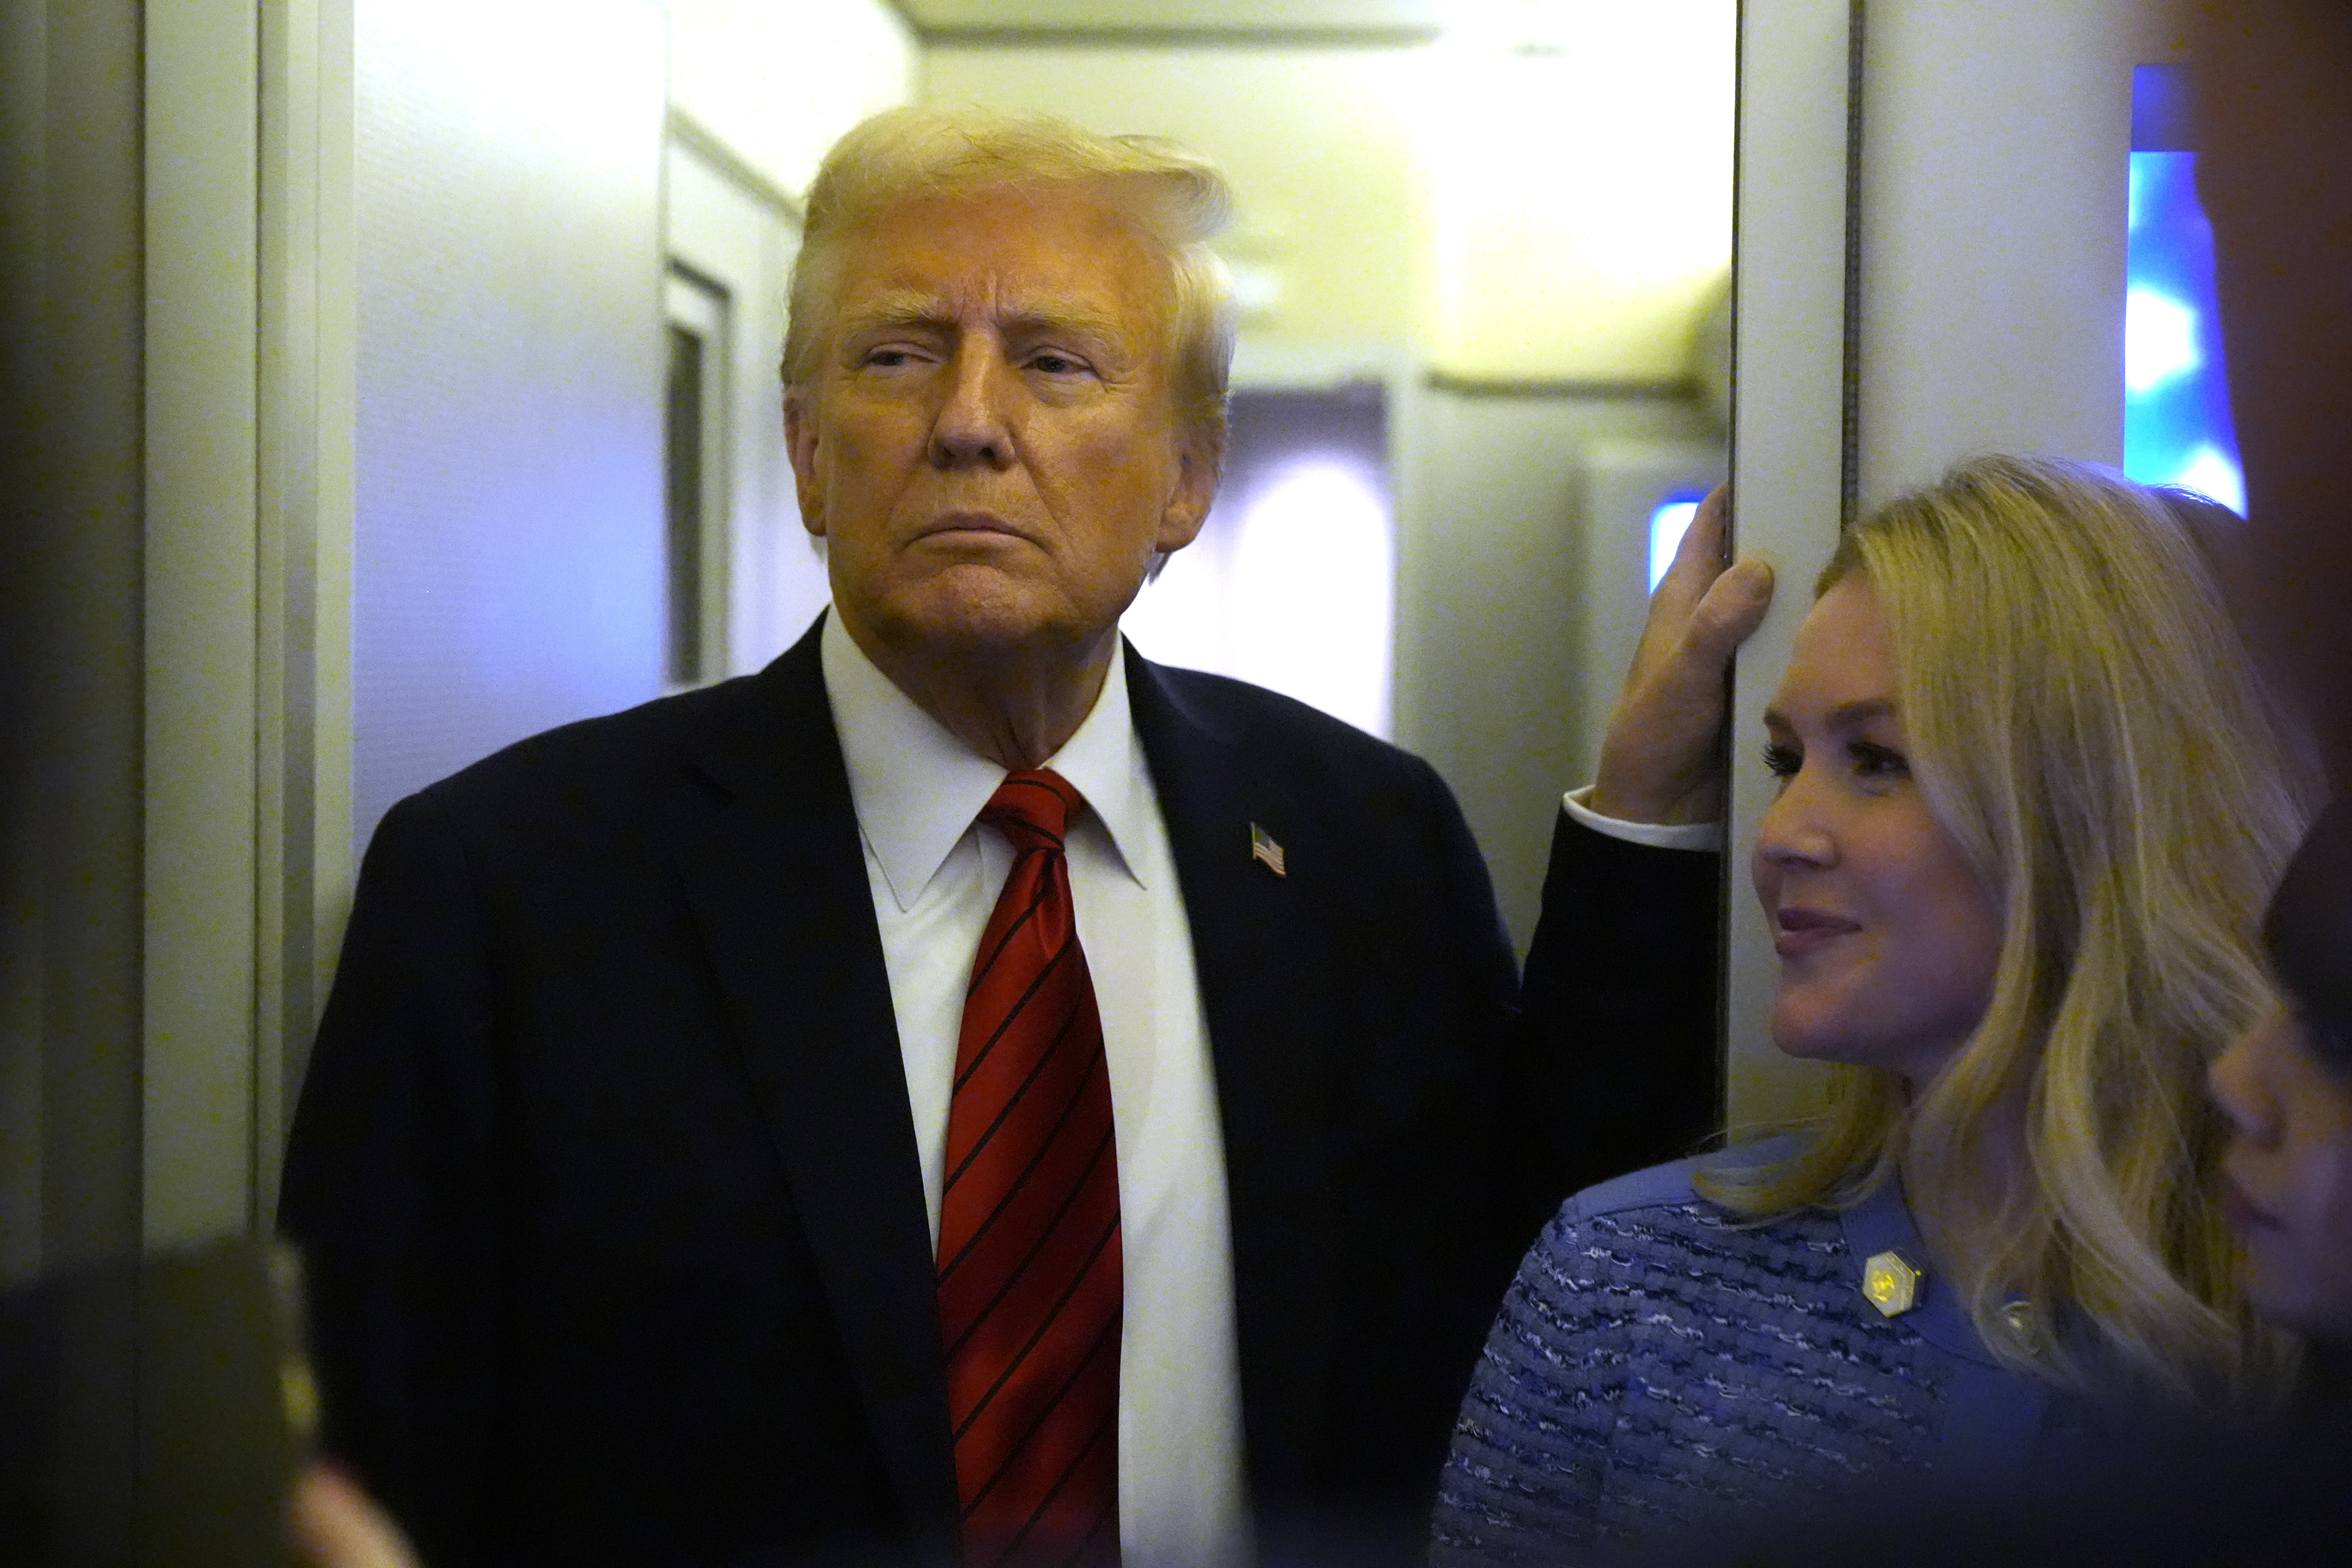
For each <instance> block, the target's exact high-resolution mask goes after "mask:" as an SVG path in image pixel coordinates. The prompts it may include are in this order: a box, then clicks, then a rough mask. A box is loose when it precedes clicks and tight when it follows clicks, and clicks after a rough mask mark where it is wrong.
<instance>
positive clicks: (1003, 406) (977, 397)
mask: <svg viewBox="0 0 2352 1568" xmlns="http://www.w3.org/2000/svg"><path fill="white" fill-rule="evenodd" d="M1014 379H1015V378H1014V373H1013V370H1012V369H1011V367H1009V366H1007V365H1005V364H1004V363H1003V361H1002V359H1001V358H1000V357H999V356H998V355H997V354H996V353H992V351H991V350H990V349H988V348H987V347H984V346H982V345H981V344H977V343H967V344H965V345H963V346H962V347H961V348H959V349H958V350H957V352H956V356H955V358H954V359H953V360H951V361H950V363H949V364H948V384H947V395H946V397H945V398H944V399H943V400H942V402H941V403H940V411H939V415H938V416H937V417H936V418H935V419H934V420H933V421H932V423H931V463H932V465H933V466H934V467H936V468H972V467H982V468H1008V467H1010V466H1011V464H1012V462H1013V430H1012V426H1011V424H1010V422H1009V420H1008V419H1007V400H1008V396H1009V395H1010V394H1011V393H1012V391H1013V385H1012V383H1013V380H1014Z"/></svg>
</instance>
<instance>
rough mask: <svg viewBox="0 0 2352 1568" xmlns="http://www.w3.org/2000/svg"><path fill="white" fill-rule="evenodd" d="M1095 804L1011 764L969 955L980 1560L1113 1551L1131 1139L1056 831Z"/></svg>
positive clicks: (956, 1368)
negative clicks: (1120, 1144) (1115, 1122)
mask: <svg viewBox="0 0 2352 1568" xmlns="http://www.w3.org/2000/svg"><path fill="white" fill-rule="evenodd" d="M1083 805H1085V802H1084V801H1083V799H1082V798H1081V797H1080V796H1079V795H1078V792H1077V791H1076V790H1075V789H1073V788H1072V787H1071V786H1070V784H1069V783H1068V782H1067V781H1066V780H1065V779H1063V778H1061V777H1060V776H1059V775H1058V774H1055V773H1050V772H1046V771H1043V770H1040V771H1037V772H1033V773H1013V774H1012V775H1011V776H1010V777H1008V778H1006V779H1005V781H1004V783H1003V785H1002V786H1000V787H999V788H998V790H997V792H996V794H995V795H993V796H992V798H991V799H990V801H989V803H988V805H987V806H986V807H985V808H984V809H982V812H981V814H980V820H981V821H982V823H983V824H985V825H987V826H991V827H993V828H995V829H996V830H997V831H998V832H1000V833H1002V834H1003V835H1004V837H1006V838H1007V839H1008V840H1010V841H1011V843H1012V845H1013V857H1014V858H1013V870H1012V873H1011V875H1009V876H1008V877H1006V878H1005V879H1004V891H1003V893H1002V894H1001V895H999V897H998V899H997V900H996V910H995V912H994V913H993V914H992V915H991V916H990V917H989V921H988V929H987V930H986V931H984V932H982V936H981V939H980V951H979V952H978V953H977V954H976V955H975V956H974V958H973V960H972V972H971V989H970V991H968V992H967V993H966V994H965V996H964V1010H963V1030H962V1034H961V1037H960V1038H959V1040H958V1042H957V1046H956V1076H955V1093H954V1097H953V1099H952V1100H950V1102H949V1106H948V1149H947V1172H946V1183H945V1186H944V1190H943V1192H942V1194H941V1197H940V1255H939V1270H940V1275H939V1303H940V1338H941V1340H942V1342H944V1344H945V1345H946V1348H947V1371H948V1410H949V1414H950V1418H951V1419H952V1421H953V1423H954V1429H955V1460H956V1482H957V1489H958V1491H959V1492H960V1493H961V1499H962V1504H963V1542H964V1562H965V1563H966V1564H967V1565H968V1568H1032V1565H1034V1568H1061V1565H1063V1564H1085V1565H1087V1568H1093V1565H1096V1564H1116V1563H1118V1340H1119V1313H1120V1285H1119V1274H1120V1264H1119V1229H1118V1149H1117V1146H1116V1143H1115V1141H1114V1139H1113V1136H1112V1131H1111V1113H1110V1081H1109V1078H1108V1071H1107V1069H1106V1068H1105V1065H1104V1061H1103V1046H1102V1016H1101V1014H1100V1013H1099V1012H1098V1011H1097V1009H1096V1006H1095V988H1094V981H1093V980H1092V978H1091V977H1090V976H1089V975H1088V974H1087V960H1086V954H1085V953H1084V952H1081V951H1079V948H1078V928H1077V921H1076V914H1075V911H1074V910H1073V908H1072V905H1071V902H1070V869H1069V862H1068V861H1067V859H1066V858H1065V857H1064V854H1063V849H1062V842H1063V838H1064V836H1065V834H1066V829H1067V827H1068V826H1069V824H1070V822H1071V820H1072V819H1073V818H1075V817H1076V815H1077V813H1078V811H1079V809H1080V808H1081V807H1082V806H1083Z"/></svg>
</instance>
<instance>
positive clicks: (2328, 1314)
mask: <svg viewBox="0 0 2352 1568" xmlns="http://www.w3.org/2000/svg"><path fill="white" fill-rule="evenodd" d="M2210 1081H2211V1085H2212V1091H2213V1099H2214V1100H2216V1101H2217V1102H2218V1103H2219V1104H2220V1105H2221V1110H2222V1112H2223V1113H2224V1114H2225V1115H2227V1116H2228V1117H2229V1119H2230V1129H2231V1140H2230V1148H2229V1152H2228V1153H2226V1154H2225V1155H2224V1156H2223V1157H2222V1161H2221V1209H2222V1213H2223V1214H2225V1215H2227V1216H2228V1217H2229V1221H2230V1225H2231V1228H2232V1229H2234V1230H2236V1231H2237V1233H2238V1235H2239V1237H2240V1238H2241V1239H2242V1240H2243V1241H2244V1243H2245V1247H2246V1260H2247V1262H2246V1275H2247V1279H2246V1286H2247V1291H2248V1293H2249V1294H2250V1295H2251V1296H2252V1299H2253V1303H2254V1308H2255V1310H2257V1311H2259V1312H2261V1313H2262V1314H2263V1316H2264V1317H2266V1318H2269V1319H2271V1320H2272V1321H2274V1322H2279V1323H2284V1324H2285V1325H2286V1326H2287V1327H2289V1328H2294V1329H2300V1330H2302V1331H2305V1332H2306V1333H2311V1334H2315V1335H2318V1336H2320V1337H2321V1338H2325V1339H2335V1340H2345V1339H2352V1079H2347V1076H2346V1075H2345V1074H2344V1073H2343V1072H2342V1071H2341V1070H2340V1069H2336V1068H2331V1067H2329V1066H2328V1065H2327V1064H2326V1062H2323V1061H2321V1060H2320V1059H2319V1058H2318V1057H2317V1056H2316V1055H2315V1054H2314V1052H2313V1050H2312V1048H2311V1040H2310V1037H2309V1036H2308V1035H2307V1034H2305V1031H2304V1028H2303V1026H2302V1025H2300V1024H2298V1023H2296V1022H2295V1020H2294V1017H2293V1016H2291V1015H2289V1014H2286V1013H2284V1012H2282V1013H2275V1014H2273V1015H2272V1016H2270V1017H2268V1018H2266V1019H2264V1020H2263V1022H2262V1023H2260V1024H2257V1025H2256V1026H2254V1027H2252V1029H2249V1030H2248V1031H2246V1033H2244V1034H2243V1035H2241V1036H2240V1037H2238V1039H2237V1042H2236V1043H2235V1044H2234V1045H2232V1046H2231V1047H2230V1048H2229V1049H2228V1050H2227V1051H2224V1052H2223V1053H2222V1054H2221V1059H2220V1060H2218V1061H2216V1062H2215V1063H2214V1064H2213V1068H2212V1073H2211V1080H2210Z"/></svg>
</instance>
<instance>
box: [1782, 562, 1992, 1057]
mask: <svg viewBox="0 0 2352 1568" xmlns="http://www.w3.org/2000/svg"><path fill="white" fill-rule="evenodd" d="M1764 727H1765V730H1766V731H1767V733H1768V735H1769V748H1768V752H1767V754H1768V756H1769V760H1770V762H1771V764H1772V771H1773V772H1774V773H1776V774H1778V775H1779V777H1780V795H1779V796H1778V797H1777V798H1776V799H1775V800H1774V801H1773V803H1772V806H1771V809H1770V810H1769V811H1767V812H1766V813H1765V814H1764V821H1763V824H1762V826H1761V827H1760V828H1759V831H1758V834H1757V838H1756V853H1755V858H1754V862H1753V870H1754V874H1755V879H1756V897H1757V898H1758V900H1760V901H1761V902H1762V904H1763V906H1764V916H1765V918H1766V919H1767V920H1769V921H1771V922H1772V926H1773V937H1774V945H1775V947H1776V949H1777V951H1778V952H1779V953H1780V993H1779V995H1778V996H1777V997H1776V999H1775V1000H1774V1002H1773V1005H1772V1037H1773V1039H1774V1040H1775V1041H1776V1042H1778V1043H1779V1045H1780V1048H1781V1049H1782V1050H1784V1051H1787V1052H1789V1053H1790V1055H1791V1056H1800V1057H1815V1058H1822V1059H1823V1060H1828V1061H1841V1062H1855V1063H1860V1064H1864V1065H1866V1066H1871V1067H1882V1068H1891V1069H1893V1070H1894V1071H1895V1072H1898V1073H1901V1074H1902V1075H1903V1076H1904V1077H1906V1078H1907V1079H1910V1080H1911V1081H1912V1083H1913V1084H1915V1085H1919V1084H1924V1083H1926V1082H1927V1080H1928V1079H1932V1078H1933V1077H1934V1076H1935V1075H1936V1074H1937V1072H1938V1071H1940V1070H1942V1068H1943V1066H1944V1064H1945V1063H1946V1062H1948V1061H1949V1060H1950V1059H1951V1057H1952V1054H1953V1053H1954V1052H1955V1051H1956V1050H1958V1048H1959V1047H1960V1046H1961V1044H1962V1043H1963V1042H1965V1041H1966V1040H1967V1039H1968V1037H1969V1035H1970V1034H1971V1033H1972V1032H1973V1031H1974V1030H1975V1028H1976V1026H1977V1023H1978V1021H1979V1019H1981V1018H1982V1017H1983V1016H1984V1010H1985V1006H1986V1004H1987V1002H1988V1000H1989V999H1990V996H1991V994H1992V976H1993V968H1994V965H1995V963H1996V962H1997V960H1998V957H1999V954H2000V915H1999V913H1998V912H1997V911H1996V910H1995V909H1994V907H1993V904H1992V900H1990V898H1989V897H1988V896H1987V894H1986V892H1985V889H1984V888H1983V887H1982V886H1981V884H1979V881H1978V880H1977V877H1976V874H1975V872H1974V871H1972V870H1971V869H1970V868H1969V865H1968V863H1967V861H1966V860H1964V859H1963V858H1961V855H1960V851H1959V847H1958V845H1956V844H1954V843H1953V842H1952V840H1951V838H1950V837H1949V836H1948V834H1946V833H1945V831H1944V830H1943V828H1942V827H1940V826H1937V822H1936V819H1935V818H1934V816H1931V815H1930V814H1929V813H1928V810H1927V799H1926V797H1925V796H1924V795H1922V794H1921V793H1920V789H1919V784H1918V781H1917V780H1916V778H1914V777H1913V776H1912V773H1911V765H1910V760H1909V757H1910V753H1909V748H1908V744H1907V742H1906V740H1905V737H1904V732H1903V720H1902V715H1901V714H1900V713H1899V712H1898V711H1897V710H1896V708H1895V658H1894V648H1893V645H1892V643H1891V642H1890V641H1889V639H1888V637H1887V630H1886V617H1885V615H1884V614H1883V613H1882V612H1881V611H1880V609H1879V606H1878V595H1876V594H1875V593H1874V591H1873V590H1872V588H1871V586H1870V584H1869V582H1868V580H1867V579H1865V578H1863V577H1861V576H1858V575H1857V576H1852V577H1848V578H1846V579H1845V580H1844V581H1843V582H1841V583H1839V584H1837V585H1836V586H1835V587H1832V589H1831V590H1830V591H1829V592H1828V593H1826V594H1824V595H1822V597H1821V600H1820V602H1819V603H1817V604H1815V605H1813V608H1812V613H1811V615H1809V616H1806V617H1805V621H1804V624H1803V625H1802V626H1800V627H1799V628H1798V630H1797V643H1796V651H1795V654H1794V656H1793V657H1792V658H1790V661H1789V671H1788V673H1787V674H1786V675H1785V676H1783V677H1782V678H1781V679H1780V690H1779V691H1778V692H1777V693H1775V694H1774V696H1773V700H1772V706H1771V708H1770V709H1769V710H1768V711H1767V712H1766V713H1765V715H1764Z"/></svg>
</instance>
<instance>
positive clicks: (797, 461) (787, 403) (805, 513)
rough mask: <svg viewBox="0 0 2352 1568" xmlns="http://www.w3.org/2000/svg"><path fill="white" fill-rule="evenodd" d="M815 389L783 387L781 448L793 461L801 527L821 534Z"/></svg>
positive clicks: (821, 498)
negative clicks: (782, 447)
mask: <svg viewBox="0 0 2352 1568" xmlns="http://www.w3.org/2000/svg"><path fill="white" fill-rule="evenodd" d="M815 401H816V394H815V390H814V388H811V387H805V386H788V387H786V388H785V389H784V450H785V452H786V453H787V454H788V455H790V457H791V458H792V460H793V496H794V497H795V499H797V500H799V502H800V508H801V526H802V527H803V528H805V529H807V530H808V531H810V532H811V533H813V534H814V535H816V537H818V538H819V539H823V538H824V486H822V485H821V484H819V483H818V482H817V471H816V427H817V410H816V408H815V406H814V405H815Z"/></svg>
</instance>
